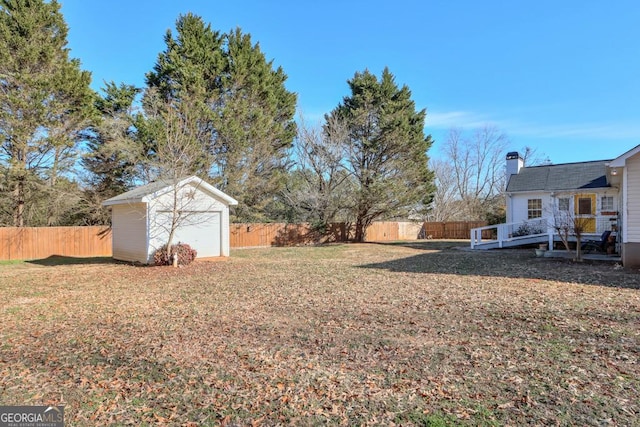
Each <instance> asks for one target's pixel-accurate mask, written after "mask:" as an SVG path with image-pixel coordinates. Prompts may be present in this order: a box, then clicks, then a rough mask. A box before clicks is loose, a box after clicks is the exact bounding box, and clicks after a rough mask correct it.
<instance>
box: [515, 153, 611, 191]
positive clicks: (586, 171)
mask: <svg viewBox="0 0 640 427" xmlns="http://www.w3.org/2000/svg"><path fill="white" fill-rule="evenodd" d="M610 161H611V160H599V161H595V162H581V163H564V164H558V165H545V166H532V167H524V168H522V169H521V170H520V172H519V173H518V174H517V175H511V178H510V179H509V183H508V185H507V192H508V193H511V192H518V191H567V190H587V189H594V188H606V187H610V185H609V183H608V182H607V165H608V163H609V162H610Z"/></svg>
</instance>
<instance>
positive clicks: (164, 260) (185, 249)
mask: <svg viewBox="0 0 640 427" xmlns="http://www.w3.org/2000/svg"><path fill="white" fill-rule="evenodd" d="M171 254H172V255H173V254H178V265H189V264H191V262H192V261H193V260H194V259H196V256H197V255H198V252H197V251H196V250H195V249H193V248H192V247H191V246H189V245H187V244H186V243H177V244H175V245H172V246H171ZM153 262H154V263H155V265H171V264H173V259H169V258H168V257H167V245H164V246H162V247H161V248H160V249H158V250H156V252H155V253H154V254H153Z"/></svg>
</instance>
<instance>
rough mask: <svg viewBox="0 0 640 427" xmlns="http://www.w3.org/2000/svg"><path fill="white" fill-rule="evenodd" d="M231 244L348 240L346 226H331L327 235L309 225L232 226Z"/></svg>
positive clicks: (309, 243)
mask: <svg viewBox="0 0 640 427" xmlns="http://www.w3.org/2000/svg"><path fill="white" fill-rule="evenodd" d="M229 231H230V236H229V243H230V246H231V247H232V248H250V247H259V246H295V245H311V244H317V243H332V242H345V241H347V240H348V236H347V230H346V226H345V224H340V223H338V224H331V226H329V228H328V230H327V231H326V232H325V233H320V232H317V231H314V230H313V228H312V227H311V226H310V225H309V224H285V223H272V224H259V223H254V224H231V225H230V226H229Z"/></svg>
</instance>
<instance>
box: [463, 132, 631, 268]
mask: <svg viewBox="0 0 640 427" xmlns="http://www.w3.org/2000/svg"><path fill="white" fill-rule="evenodd" d="M506 173H507V187H506V191H505V193H506V212H507V223H506V224H500V225H497V226H489V227H482V228H480V229H474V230H473V231H472V243H471V246H472V247H473V248H478V249H490V248H499V247H509V246H518V245H524V244H531V243H540V242H548V243H549V244H550V245H552V244H553V243H554V242H555V241H558V240H559V236H557V235H556V234H555V232H554V230H555V228H554V227H556V226H557V225H559V224H560V223H561V221H562V220H563V218H565V219H566V218H567V217H571V218H576V219H578V220H579V221H580V223H581V224H582V226H583V228H584V235H585V236H586V238H589V239H598V238H599V237H600V235H601V234H602V233H603V232H604V231H613V232H615V233H616V235H617V239H618V249H619V251H620V254H621V258H622V261H623V264H624V265H625V266H628V267H640V145H638V146H637V147H635V148H633V149H631V150H629V151H627V152H626V153H624V154H622V155H620V156H619V157H617V158H615V159H609V160H599V161H590V162H579V163H565V164H557V165H543V166H532V167H525V166H524V161H523V159H522V158H521V157H520V155H519V154H518V153H517V152H511V153H508V154H507V158H506ZM488 235H489V236H488ZM483 237H485V238H484V240H483Z"/></svg>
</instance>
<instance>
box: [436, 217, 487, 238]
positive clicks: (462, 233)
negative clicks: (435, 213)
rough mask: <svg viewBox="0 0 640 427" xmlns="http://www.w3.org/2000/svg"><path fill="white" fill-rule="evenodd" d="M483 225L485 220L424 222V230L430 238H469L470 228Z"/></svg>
mask: <svg viewBox="0 0 640 427" xmlns="http://www.w3.org/2000/svg"><path fill="white" fill-rule="evenodd" d="M485 225H487V223H486V221H456V222H425V223H424V229H425V230H424V231H425V234H426V236H427V238H428V237H429V236H431V237H430V238H432V239H469V238H470V236H471V229H472V228H479V227H484V226H485Z"/></svg>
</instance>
